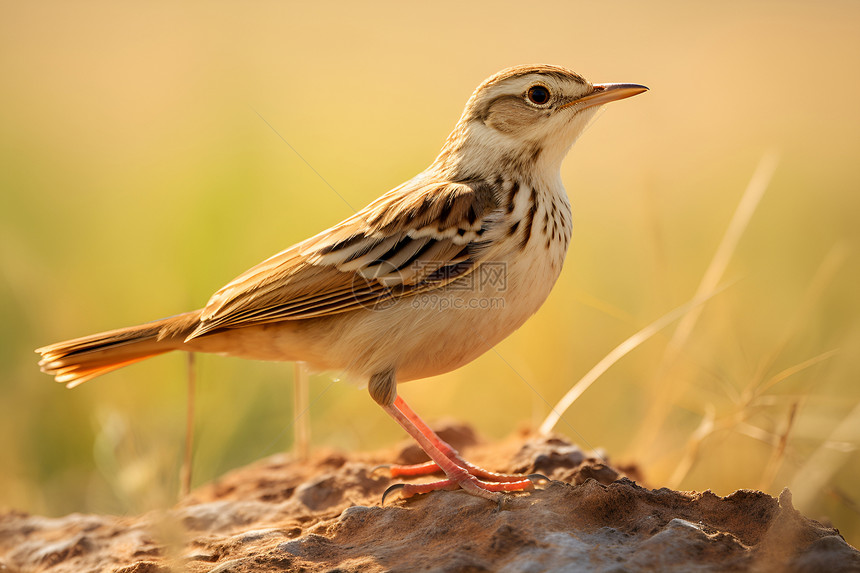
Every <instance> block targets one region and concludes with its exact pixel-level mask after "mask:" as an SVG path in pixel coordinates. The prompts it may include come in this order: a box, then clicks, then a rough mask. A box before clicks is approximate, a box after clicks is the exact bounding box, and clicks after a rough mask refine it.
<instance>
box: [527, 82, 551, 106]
mask: <svg viewBox="0 0 860 573" xmlns="http://www.w3.org/2000/svg"><path fill="white" fill-rule="evenodd" d="M526 97H528V98H529V101H530V102H532V103H533V104H535V105H544V104H545V103H546V102H548V101H549V90H548V89H546V88H545V87H543V86H532V87H530V88H529V91H528V92H526Z"/></svg>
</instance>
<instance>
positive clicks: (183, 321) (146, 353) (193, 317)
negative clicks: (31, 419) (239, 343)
mask: <svg viewBox="0 0 860 573" xmlns="http://www.w3.org/2000/svg"><path fill="white" fill-rule="evenodd" d="M199 319H200V311H199V310H194V311H191V312H186V313H185V314H179V315H176V316H172V317H170V318H165V319H162V320H157V321H155V322H149V323H146V324H141V325H139V326H129V327H126V328H120V329H118V330H111V331H109V332H100V333H98V334H92V335H90V336H84V337H83V338H75V339H74V340H67V341H65V342H58V343H56V344H51V345H50V346H43V347H42V348H38V349H36V352H38V353H39V354H41V355H42V359H41V360H40V361H39V366H41V367H42V372H44V373H46V374H50V375H51V376H54V378H55V379H56V380H57V382H60V383H62V384H65V385H66V386H67V387H68V388H74V387H75V386H77V385H78V384H82V383H84V382H86V381H87V380H89V379H91V378H95V377H96V376H101V375H102V374H106V373H108V372H110V371H112V370H116V369H117V368H122V367H123V366H128V365H129V364H134V363H135V362H139V361H141V360H144V359H145V358H150V357H152V356H157V355H159V354H163V353H165V352H170V351H171V350H177V349H179V348H181V347H182V341H183V340H184V339H185V337H186V336H187V335H188V334H189V333H190V332H191V331H192V330H193V329H194V328H195V327H196V326H197V324H198V322H199Z"/></svg>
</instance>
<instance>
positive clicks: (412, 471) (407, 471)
mask: <svg viewBox="0 0 860 573" xmlns="http://www.w3.org/2000/svg"><path fill="white" fill-rule="evenodd" d="M394 405H395V406H396V407H397V408H398V409H399V410H400V411H401V412H402V413H403V414H404V415H405V416H406V417H407V418H409V421H410V422H412V423H413V424H415V426H416V427H417V428H418V430H419V431H420V432H421V433H422V434H424V436H426V437H427V439H429V440H430V441H431V442H432V443H433V445H434V446H436V448H437V449H438V450H439V451H440V452H442V453H443V454H444V455H445V456H446V457H447V458H448V459H450V460H451V461H452V462H454V463H455V464H457V465H458V466H460V467H461V468H463V469H465V470H466V471H467V472H469V473H470V474H472V475H473V476H476V477H480V478H484V479H487V480H490V481H507V482H520V481H522V480H523V479H524V478H523V476H521V475H510V474H500V473H496V472H491V471H489V470H485V469H484V468H481V467H478V466H476V465H475V464H472V463H470V462H467V461H466V460H464V459H463V458H462V457H460V453H459V452H458V451H457V450H455V449H454V448H452V447H451V445H450V444H448V443H447V442H445V441H444V440H442V438H440V437H439V436H437V435H436V432H434V431H433V430H431V429H430V427H429V426H428V425H427V424H425V423H424V420H422V419H421V418H420V417H419V416H418V414H416V413H415V411H414V410H413V409H412V408H410V407H409V405H408V404H407V403H406V402H405V401H404V400H403V398H401V397H400V396H398V397H397V398H395V399H394ZM388 469H389V471H390V472H391V477H400V476H421V475H428V474H434V473H439V472H442V471H444V470H443V469H442V468H441V467H439V465H438V464H437V463H435V462H432V461H430V462H425V463H423V464H415V465H408V466H391V467H390V468H388Z"/></svg>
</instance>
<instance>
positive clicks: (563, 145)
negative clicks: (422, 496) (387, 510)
mask: <svg viewBox="0 0 860 573" xmlns="http://www.w3.org/2000/svg"><path fill="white" fill-rule="evenodd" d="M646 90H647V88H646V87H644V86H640V85H636V84H591V83H589V82H588V81H586V80H585V79H584V78H583V77H582V76H580V75H578V74H576V73H574V72H572V71H570V70H567V69H565V68H562V67H557V66H548V65H532V66H516V67H512V68H508V69H506V70H503V71H501V72H499V73H497V74H495V75H494V76H492V77H490V78H488V79H487V80H486V81H484V82H483V83H482V84H481V85H480V86H478V88H477V89H476V90H475V92H474V93H473V94H472V97H470V98H469V101H468V102H466V108H465V110H464V111H463V115H462V116H461V117H460V120H459V121H458V122H457V125H456V126H455V127H454V131H452V132H451V135H449V136H448V139H447V140H446V141H445V145H444V146H443V147H442V151H441V153H440V154H439V156H438V157H437V158H436V160H435V161H434V162H433V163H432V164H431V165H430V167H428V168H427V169H426V170H425V171H424V172H422V173H420V174H419V175H417V176H416V177H414V178H413V179H411V180H409V181H407V182H406V183H403V184H402V185H400V186H398V187H396V188H394V189H392V190H391V191H389V192H388V193H386V194H384V195H383V196H382V197H380V198H379V199H377V200H376V201H374V202H372V203H371V204H370V205H368V206H367V207H365V208H364V209H362V210H361V211H359V212H358V213H356V214H355V215H353V216H351V217H349V218H348V219H346V220H344V221H343V222H341V223H339V224H338V225H335V226H334V227H332V228H330V229H328V230H326V231H323V232H322V233H320V234H318V235H316V236H314V237H311V238H310V239H307V240H305V241H303V242H301V243H299V244H297V245H294V246H292V247H290V248H289V249H287V250H285V251H283V252H281V253H279V254H277V255H275V256H273V257H271V258H270V259H268V260H266V261H263V262H262V263H260V264H259V265H257V266H255V267H253V268H252V269H250V270H248V271H246V272H245V273H243V274H241V275H239V277H237V278H236V279H235V280H233V281H232V282H231V283H229V284H228V285H226V286H225V287H223V288H222V289H221V290H219V291H218V292H216V293H215V294H214V295H213V296H212V298H211V299H210V300H209V302H208V303H207V305H206V306H205V307H204V308H203V309H200V310H194V311H191V312H187V313H185V314H180V315H177V316H173V317H170V318H165V319H163V320H159V321H155V322H150V323H147V324H143V325H140V326H131V327H127V328H121V329H119V330H113V331H110V332H103V333H100V334H94V335H92V336H87V337H84V338H77V339H75V340H70V341H67V342H60V343H57V344H52V345H50V346H45V347H43V348H39V349H38V350H37V352H39V353H41V355H42V360H41V361H40V362H39V364H40V366H41V367H42V371H44V372H46V373H48V374H51V375H53V376H55V377H56V380H57V381H58V382H62V383H65V384H66V385H67V386H68V387H73V386H76V385H78V384H81V383H82V382H85V381H87V380H89V379H91V378H94V377H96V376H100V375H102V374H105V373H106V372H110V371H111V370H116V369H117V368H120V367H122V366H126V365H128V364H132V363H134V362H137V361H139V360H143V359H145V358H149V357H151V356H155V355H157V354H162V353H164V352H169V351H171V350H185V351H189V352H213V353H218V354H225V355H230V356H239V357H242V358H251V359H259V360H281V361H297V360H301V361H304V362H307V363H308V364H309V365H310V366H311V367H312V368H314V369H316V370H335V371H341V372H343V373H344V374H346V375H347V376H348V377H350V378H351V379H353V380H357V381H359V382H361V383H364V384H366V385H367V387H368V390H369V391H370V395H371V397H372V398H373V399H374V400H376V402H378V403H379V404H380V406H382V408H383V409H384V410H385V411H386V412H388V414H390V415H391V416H392V417H393V418H394V419H395V420H396V421H397V422H398V423H399V424H400V425H401V426H402V427H403V428H404V429H405V430H406V431H407V432H408V433H409V434H410V435H411V436H412V437H413V438H415V440H416V441H417V442H418V443H419V445H420V446H421V447H422V448H423V449H424V451H425V452H427V454H428V455H429V456H430V459H431V460H432V462H429V463H427V464H422V465H420V466H394V467H392V468H391V474H392V476H400V475H420V474H429V473H433V472H438V471H442V472H444V473H445V475H446V479H444V480H441V481H437V482H433V483H430V484H408V485H405V486H397V487H399V488H401V489H400V493H401V495H403V496H404V497H408V496H410V495H414V494H416V493H426V492H429V491H433V490H436V489H443V488H447V489H450V488H456V487H458V486H459V487H462V488H463V489H465V490H466V491H468V492H469V493H472V494H474V495H478V496H481V497H485V498H488V499H497V498H498V496H499V495H501V494H499V493H497V492H501V491H517V490H523V489H530V488H531V487H532V482H531V481H530V480H529V479H528V478H527V477H525V476H508V475H500V474H495V473H492V472H488V471H486V470H483V469H481V468H478V467H476V466H473V465H471V464H469V463H468V462H466V461H465V460H463V459H462V458H461V457H460V456H459V455H458V454H457V452H456V451H455V450H454V449H453V448H451V446H449V445H448V444H446V443H445V442H443V441H442V440H441V439H439V437H438V436H436V434H434V433H433V431H432V430H431V429H430V428H429V427H428V426H427V425H426V424H425V423H424V422H423V421H422V420H421V419H420V418H419V417H418V416H417V415H416V414H415V413H414V412H413V411H412V410H411V409H410V408H409V407H408V406H407V405H406V403H405V402H404V401H403V399H402V398H400V397H399V396H398V395H397V384H398V382H405V381H409V380H414V379H417V378H426V377H428V376H435V375H438V374H442V373H445V372H449V371H451V370H454V369H455V368H459V367H460V366H462V365H464V364H466V363H468V362H470V361H471V360H474V359H475V358H477V357H478V356H480V355H481V354H483V353H484V352H486V351H487V350H489V349H490V348H492V347H493V346H494V345H495V344H497V343H498V342H499V341H501V340H502V339H504V338H505V337H506V336H508V335H509V334H511V333H512V332H513V331H514V330H516V329H517V328H519V327H520V326H521V325H522V324H523V323H524V322H525V321H526V319H527V318H528V317H529V316H531V315H532V314H534V313H535V311H537V309H538V308H539V307H540V306H541V304H543V302H544V300H545V299H546V297H547V295H549V292H550V290H551V289H552V286H553V284H554V283H555V281H556V279H557V278H558V275H559V273H560V272H561V267H562V263H563V262H564V257H565V253H566V252H567V247H568V244H569V242H570V235H571V211H570V203H569V201H568V198H567V195H566V193H565V190H564V187H563V185H562V182H561V174H560V172H559V170H560V167H561V162H562V160H563V159H564V157H565V155H566V154H567V151H568V149H570V146H571V145H572V144H573V143H574V141H576V139H577V138H578V137H579V135H580V134H581V133H582V131H583V129H584V128H585V127H586V125H587V124H588V123H589V121H590V120H591V119H592V118H593V116H594V114H595V112H596V110H597V109H598V107H599V106H601V105H603V104H606V103H609V102H611V101H615V100H620V99H623V98H627V97H630V96H633V95H636V94H639V93H642V92H644V91H646Z"/></svg>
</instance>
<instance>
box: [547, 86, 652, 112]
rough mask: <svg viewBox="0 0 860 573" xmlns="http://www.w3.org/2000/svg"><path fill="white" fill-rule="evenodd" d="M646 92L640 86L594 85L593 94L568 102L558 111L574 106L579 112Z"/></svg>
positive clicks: (645, 89) (644, 88)
mask: <svg viewBox="0 0 860 573" xmlns="http://www.w3.org/2000/svg"><path fill="white" fill-rule="evenodd" d="M647 91H648V88H646V87H645V86H640V85H639V84H594V91H593V92H591V93H590V94H588V95H586V96H582V97H581V98H578V99H575V100H573V101H571V102H568V103H566V104H564V105H563V106H561V107H560V108H559V109H564V108H566V107H569V106H572V105H575V106H577V108H578V109H579V110H583V109H586V108H589V107H594V106H596V105H603V104H605V103H609V102H611V101H617V100H620V99H624V98H628V97H633V96H635V95H638V94H641V93H642V92H647Z"/></svg>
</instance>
